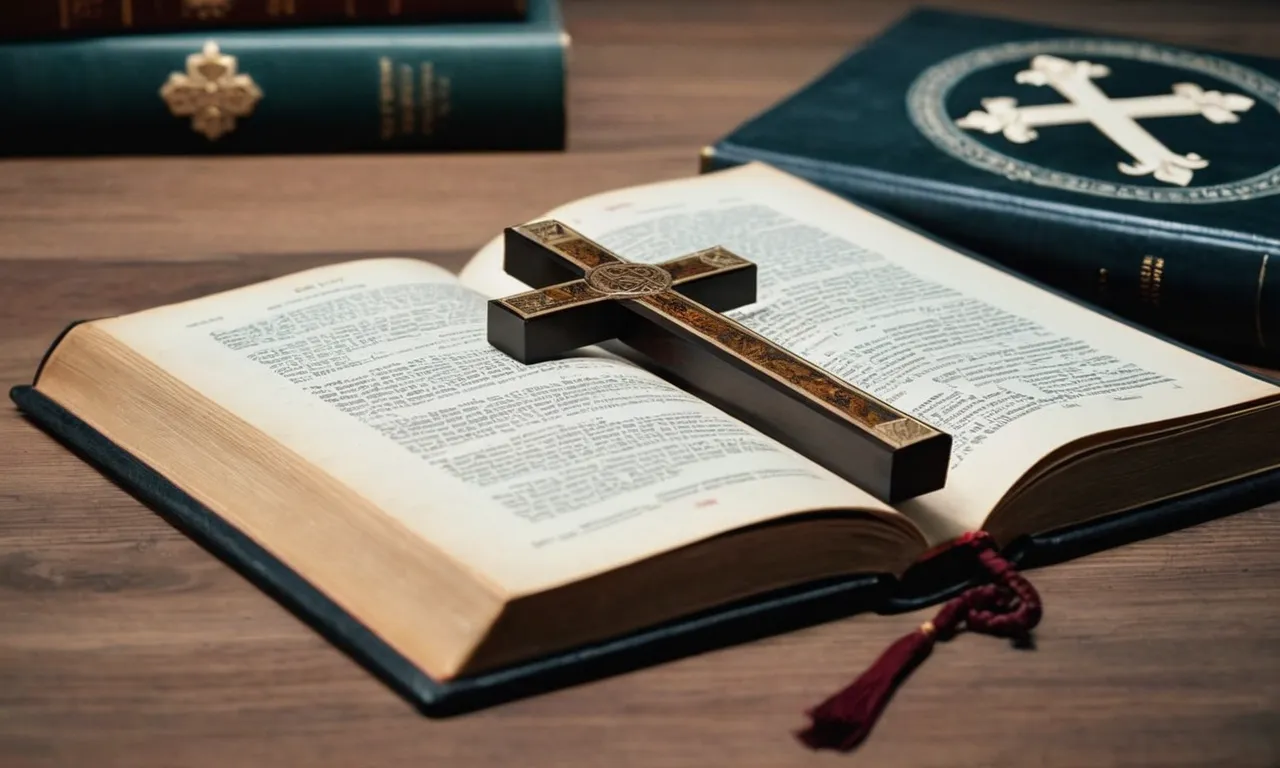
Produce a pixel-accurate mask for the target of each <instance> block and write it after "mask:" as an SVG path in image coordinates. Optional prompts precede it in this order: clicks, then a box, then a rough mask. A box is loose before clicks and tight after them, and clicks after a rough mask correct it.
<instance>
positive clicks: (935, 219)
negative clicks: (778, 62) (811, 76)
mask: <svg viewBox="0 0 1280 768" xmlns="http://www.w3.org/2000/svg"><path fill="white" fill-rule="evenodd" d="M1277 136H1280V61H1277V60H1274V59H1267V58H1262V57H1257V56H1242V55H1236V54H1230V53H1224V52H1213V51H1201V50H1188V49H1183V48H1177V47H1174V46H1169V45H1161V44H1157V43H1154V42H1149V41H1143V40H1132V39H1122V38H1118V37H1112V36H1107V35H1100V34H1095V33H1090V32H1081V31H1074V30H1064V29H1055V28H1051V27H1044V26H1039V25H1033V24H1023V23H1019V22H1015V21H1010V20H1004V19H995V18H985V17H980V16H970V15H964V14H957V13H949V12H943V11H938V10H919V11H916V12H913V13H911V14H909V15H908V16H907V17H905V18H904V19H902V20H901V21H900V22H899V23H897V24H895V25H894V26H892V27H891V28H889V29H888V30H886V31H885V32H884V33H883V34H881V35H880V36H878V37H876V38H875V39H873V40H870V41H869V42H867V43H866V44H864V45H862V46H861V47H860V48H858V49H857V50H855V51H853V52H852V53H850V54H849V55H848V56H847V57H846V58H844V59H843V60H842V61H840V62H838V63H837V64H835V65H834V66H833V67H832V68H831V69H830V70H829V71H827V72H825V73H824V74H822V75H821V76H820V77H819V78H817V79H816V80H815V81H813V82H812V83H810V84H808V85H807V86H805V87H804V88H802V89H800V90H799V91H798V92H796V93H795V94H793V95H792V96H790V97H788V98H787V99H785V100H783V101H782V102H780V103H779V104H777V105H776V106H774V107H773V108H771V109H769V110H767V111H766V112H764V113H763V114H761V115H758V116H756V117H755V118H753V119H751V120H749V121H747V122H746V123H744V124H743V125H741V126H740V127H738V128H737V129H735V130H734V131H732V132H731V133H729V134H728V135H727V136H725V137H724V138H722V139H721V140H719V141H717V142H715V143H714V145H713V146H710V147H708V148H707V149H706V150H704V153H703V154H704V158H703V165H704V170H714V169H718V168H724V167H728V166H733V165H738V164H741V163H744V162H748V161H751V160H761V161H764V162H768V163H770V164H773V165H776V166H777V167H779V168H782V169H784V170H787V171H789V172H791V173H794V174H797V175H800V176H803V177H805V178H807V179H809V180H811V181H814V182H817V183H819V184H822V185H823V186H825V187H827V188H829V189H832V190H834V191H836V192H839V193H840V194H843V195H845V196H847V197H850V198H852V199H854V200H857V201H861V202H865V203H867V204H870V205H873V206H875V207H877V208H879V209H881V210H884V211H887V212H889V213H892V214H895V215H898V216H901V217H903V218H905V219H907V220H909V221H911V222H912V223H914V224H917V225H919V226H923V227H926V228H928V229H929V230H930V231H932V232H935V233H937V234H939V235H940V236H942V237H946V238H948V239H950V240H952V241H954V242H958V243H960V244H962V245H965V246H967V247H969V248H972V249H974V250H977V251H979V252H981V253H984V254H985V255H988V256H990V257H991V258H994V259H996V260H997V261H999V262H1000V263H1002V264H1004V265H1006V266H1009V267H1012V268H1014V269H1016V270H1018V271H1019V272H1020V273H1022V274H1024V275H1027V276H1030V277H1034V278H1036V279H1038V280H1042V281H1044V282H1046V283H1048V284H1050V285H1053V286H1055V287H1057V288H1060V289H1062V290H1066V291H1068V292H1070V293H1071V294H1072V295H1074V296H1077V297H1079V298H1082V299H1084V300H1086V301H1089V302H1092V303H1094V304H1095V305H1098V306H1101V307H1104V308H1106V309H1109V310H1111V311H1115V312H1118V313H1120V314H1121V315H1123V316H1125V317H1126V318H1128V319H1130V320H1134V321H1137V322H1140V323H1142V324H1144V325H1146V326H1148V327H1151V328H1153V329H1155V330H1158V331H1160V332H1162V333H1168V334H1170V335H1173V336H1175V337H1176V338H1179V339H1180V340H1183V341H1186V342H1189V343H1192V344H1195V345H1197V346H1200V347H1202V348H1205V349H1208V350H1210V351H1213V352H1215V353H1217V354H1226V355H1229V356H1233V357H1236V358H1239V359H1246V360H1251V361H1258V362H1268V361H1270V362H1274V361H1275V360H1276V359H1278V358H1280V356H1278V355H1277V353H1278V352H1280V264H1278V263H1276V258H1277V257H1280V196H1277V193H1280V141H1278V140H1277V138H1276V137H1277Z"/></svg>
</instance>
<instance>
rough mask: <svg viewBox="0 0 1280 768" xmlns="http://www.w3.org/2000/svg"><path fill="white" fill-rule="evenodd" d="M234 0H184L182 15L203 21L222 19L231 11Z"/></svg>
mask: <svg viewBox="0 0 1280 768" xmlns="http://www.w3.org/2000/svg"><path fill="white" fill-rule="evenodd" d="M231 2H232V0H182V15H183V16H194V17H196V18H197V19H200V20H201V21H206V20H208V19H221V18H222V17H224V16H226V15H227V11H230V10H231Z"/></svg>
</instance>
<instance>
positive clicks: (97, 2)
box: [67, 0, 103, 26]
mask: <svg viewBox="0 0 1280 768" xmlns="http://www.w3.org/2000/svg"><path fill="white" fill-rule="evenodd" d="M102 6H103V0H71V10H70V13H69V18H68V19H67V23H68V26H70V23H71V22H73V21H82V20H86V19H88V20H95V19H101V18H102Z"/></svg>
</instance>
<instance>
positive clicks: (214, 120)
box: [160, 40, 262, 141]
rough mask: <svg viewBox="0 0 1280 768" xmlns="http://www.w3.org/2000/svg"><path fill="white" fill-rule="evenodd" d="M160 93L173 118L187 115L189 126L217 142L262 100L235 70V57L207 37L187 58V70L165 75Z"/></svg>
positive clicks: (257, 89) (258, 90)
mask: <svg viewBox="0 0 1280 768" xmlns="http://www.w3.org/2000/svg"><path fill="white" fill-rule="evenodd" d="M160 96H161V97H162V98H163V99H164V101H165V103H166V104H168V105H169V111H170V112H172V113H173V114H174V115H175V116H177V117H190V118H191V129H192V130H193V131H195V132H196V133H200V134H204V135H205V136H206V137H208V139H209V140H210V141H217V140H218V139H220V138H222V137H223V136H225V135H226V134H228V133H231V132H232V131H234V130H235V129H236V118H239V117H247V116H248V115H250V114H251V113H252V112H253V108H254V106H256V105H257V103H258V101H259V100H261V99H262V91H261V90H260V89H259V88H258V86H257V84H256V83H254V82H253V78H251V77H249V76H248V75H242V74H238V73H237V72H236V57H234V56H227V55H225V54H224V53H222V51H220V50H218V44H217V43H215V42H213V41H212V40H210V41H209V42H207V43H205V45H204V50H203V51H201V52H200V53H197V54H193V55H191V56H188V57H187V71H186V72H185V73H183V72H174V73H172V74H170V75H169V82H167V83H165V84H164V87H163V88H161V89H160Z"/></svg>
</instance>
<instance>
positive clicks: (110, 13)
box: [0, 0, 525, 38]
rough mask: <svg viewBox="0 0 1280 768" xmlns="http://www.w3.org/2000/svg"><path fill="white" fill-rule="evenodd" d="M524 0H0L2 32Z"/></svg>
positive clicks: (320, 17)
mask: <svg viewBox="0 0 1280 768" xmlns="http://www.w3.org/2000/svg"><path fill="white" fill-rule="evenodd" d="M524 14H525V3H524V0H21V1H20V2H9V3H4V4H2V5H0V37H5V38H18V37H34V36H57V35H78V34H95V35H97V34H110V33H118V32H130V31H136V32H157V31H173V30H181V29H195V28H200V29H227V28H234V27H257V26H278V25H287V26H297V25H302V24H344V23H349V24H365V23H374V22H382V21H402V22H413V23H423V22H445V21H499V20H514V19H520V18H523V17H524Z"/></svg>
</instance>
